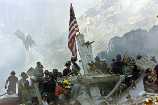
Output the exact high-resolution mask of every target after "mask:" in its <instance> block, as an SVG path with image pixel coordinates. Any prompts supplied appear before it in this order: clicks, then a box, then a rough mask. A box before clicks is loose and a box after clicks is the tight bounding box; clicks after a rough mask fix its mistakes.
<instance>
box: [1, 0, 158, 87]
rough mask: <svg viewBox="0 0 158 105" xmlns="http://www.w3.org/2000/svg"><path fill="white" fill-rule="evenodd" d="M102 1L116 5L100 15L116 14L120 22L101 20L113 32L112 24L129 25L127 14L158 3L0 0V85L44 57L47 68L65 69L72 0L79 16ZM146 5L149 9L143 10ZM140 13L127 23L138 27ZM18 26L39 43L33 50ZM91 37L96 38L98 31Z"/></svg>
mask: <svg viewBox="0 0 158 105" xmlns="http://www.w3.org/2000/svg"><path fill="white" fill-rule="evenodd" d="M101 1H105V4H106V3H107V4H108V5H113V6H112V7H114V8H108V9H107V11H106V12H105V13H102V12H101V14H100V15H102V14H103V15H106V14H107V15H108V16H105V17H106V18H108V17H110V16H113V17H112V18H114V19H116V20H115V21H113V23H114V22H115V23H118V24H119V25H115V24H110V23H108V22H107V23H105V24H103V23H102V25H103V26H109V31H108V30H106V31H107V32H108V34H110V33H112V31H110V30H112V29H110V28H111V26H115V27H114V28H116V27H120V25H121V29H119V28H118V30H126V28H128V27H126V26H125V25H127V23H126V21H124V20H125V19H126V17H127V16H133V15H135V14H140V15H141V14H142V13H143V15H142V16H147V15H149V14H148V13H152V12H153V10H154V7H156V6H157V5H156V3H157V4H158V2H157V1H156V0H151V1H153V2H155V3H152V4H151V3H150V2H149V0H139V1H138V0H0V45H1V46H0V50H1V54H0V58H1V60H0V72H1V73H0V89H1V87H3V86H2V85H1V84H4V81H5V79H6V78H7V76H8V75H9V73H10V71H11V70H15V71H16V72H17V75H18V76H19V73H20V72H22V71H27V69H28V68H29V67H30V66H33V67H34V66H35V62H36V61H41V62H42V63H43V64H44V67H45V68H46V69H50V68H59V69H60V70H62V68H63V65H64V63H65V62H66V61H67V60H69V58H70V51H69V50H68V48H67V36H68V22H69V7H70V3H73V6H74V10H75V13H76V17H77V19H79V18H80V16H82V15H84V13H85V12H86V11H87V10H88V9H89V8H92V7H95V8H98V7H99V6H97V4H98V3H100V2H101ZM115 2H116V3H115ZM117 3H119V4H117ZM101 4H102V3H101ZM117 5H119V6H121V11H119V9H117V8H115V7H117ZM148 6H150V8H148ZM151 7H153V8H151ZM157 7H158V6H157ZM145 8H146V9H148V12H145V11H143V10H144V9H145ZM103 11H104V9H103ZM109 11H112V12H109ZM115 11H116V12H117V13H118V15H117V16H116V17H115V15H113V14H115ZM119 13H121V14H119ZM154 13H156V12H155V11H154ZM125 14H126V15H125ZM137 16H138V17H133V18H130V19H129V20H130V21H128V23H129V22H132V23H131V26H130V27H132V26H133V27H136V25H132V24H133V22H135V21H134V20H137V19H138V20H139V19H142V18H139V15H137ZM106 18H104V17H103V18H101V19H100V20H104V19H106ZM117 20H118V22H117ZM131 20H132V21H131ZM144 21H146V20H144ZM84 22H85V21H84ZM97 22H98V20H97ZM110 22H111V20H110ZM151 22H155V21H151ZM94 23H95V22H94ZM122 23H123V24H122ZM79 25H80V26H82V25H81V24H79ZM138 25H139V24H138ZM138 25H137V26H138ZM122 26H123V28H122ZM130 27H129V29H131V28H130ZM94 28H98V27H94ZM112 28H113V27H112ZM99 29H100V26H99ZM104 29H105V28H102V30H104ZM16 30H21V31H22V32H23V33H25V34H26V35H27V34H30V35H31V36H32V38H33V40H35V42H36V45H35V46H34V47H33V48H32V49H31V50H30V51H26V50H25V48H24V45H23V43H22V42H21V40H20V39H18V38H17V37H16V36H15V35H14V32H15V31H16ZM93 30H94V29H93ZM97 31H98V30H97ZM101 32H105V31H101ZM119 35H120V34H119ZM103 37H104V38H105V37H108V36H101V37H98V36H97V38H98V40H100V39H103ZM92 38H93V39H97V38H96V35H94V36H93V37H92ZM105 39H106V38H105Z"/></svg>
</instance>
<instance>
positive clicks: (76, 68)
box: [71, 57, 81, 76]
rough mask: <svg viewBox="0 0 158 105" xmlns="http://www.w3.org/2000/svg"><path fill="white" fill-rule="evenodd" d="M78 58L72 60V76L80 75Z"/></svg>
mask: <svg viewBox="0 0 158 105" xmlns="http://www.w3.org/2000/svg"><path fill="white" fill-rule="evenodd" d="M76 61H77V58H76V57H72V58H71V62H72V74H74V75H76V76H77V75H78V74H79V73H80V69H81V68H80V67H79V65H78V64H77V63H76Z"/></svg>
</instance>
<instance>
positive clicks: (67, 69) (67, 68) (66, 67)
mask: <svg viewBox="0 0 158 105" xmlns="http://www.w3.org/2000/svg"><path fill="white" fill-rule="evenodd" d="M70 66H71V61H68V62H66V64H65V68H64V70H63V76H69V75H70V74H71V69H70Z"/></svg>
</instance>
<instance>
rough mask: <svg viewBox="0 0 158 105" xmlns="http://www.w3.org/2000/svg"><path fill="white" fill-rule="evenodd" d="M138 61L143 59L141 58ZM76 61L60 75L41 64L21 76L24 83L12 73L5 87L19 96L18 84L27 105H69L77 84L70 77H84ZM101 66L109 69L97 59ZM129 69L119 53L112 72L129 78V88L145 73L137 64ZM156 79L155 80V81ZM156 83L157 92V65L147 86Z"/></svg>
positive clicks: (149, 73) (147, 76) (146, 78)
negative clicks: (74, 86) (81, 75)
mask: <svg viewBox="0 0 158 105" xmlns="http://www.w3.org/2000/svg"><path fill="white" fill-rule="evenodd" d="M137 59H140V57H138V58H137ZM76 61H77V59H76V58H75V57H72V58H71V60H70V61H67V62H66V63H65V65H64V66H65V67H64V69H63V72H59V71H58V70H57V69H53V71H52V72H50V71H48V70H44V67H43V65H42V64H41V63H40V62H37V64H36V67H35V68H30V69H29V70H32V71H31V73H29V72H30V71H29V72H27V73H26V72H22V73H21V79H20V80H18V78H17V77H16V76H15V72H14V71H12V72H11V75H10V76H9V77H8V79H7V81H6V84H5V88H6V89H7V93H8V94H15V93H16V84H18V95H19V98H20V102H21V103H23V104H25V105H40V104H41V103H42V105H64V104H65V103H69V100H70V99H71V98H72V97H73V96H72V94H73V93H72V87H73V84H72V83H71V81H69V79H68V77H69V76H70V75H73V76H78V75H80V67H79V65H78V64H77V63H76ZM97 65H99V67H102V68H107V64H106V63H105V64H104V63H102V62H101V63H100V62H99V60H98V59H96V63H95V69H96V67H97ZM102 65H103V66H102ZM104 65H105V66H104ZM90 66H91V65H90ZM128 66H129V65H128V64H127V62H126V60H125V59H124V58H123V59H122V57H121V55H120V54H119V55H117V56H116V58H115V59H113V60H112V63H111V73H114V74H119V75H125V76H126V77H125V80H124V81H123V83H124V84H126V86H128V87H129V86H131V84H132V83H133V82H134V81H136V80H137V79H138V77H139V76H140V74H141V73H140V70H139V69H138V67H137V65H136V64H133V65H132V68H130V73H129V72H128V68H127V67H128ZM92 67H94V66H92ZM104 70H105V69H104ZM105 71H106V70H105ZM126 72H128V73H126ZM153 77H155V78H154V79H153ZM153 83H154V84H156V85H155V86H156V89H157V87H158V65H156V66H155V68H154V70H151V69H150V68H148V69H147V70H146V71H145V76H144V84H145V86H148V87H150V86H151V84H153ZM145 88H146V87H145ZM40 97H41V99H40ZM40 100H41V103H40Z"/></svg>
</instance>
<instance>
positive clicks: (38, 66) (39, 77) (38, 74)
mask: <svg viewBox="0 0 158 105" xmlns="http://www.w3.org/2000/svg"><path fill="white" fill-rule="evenodd" d="M43 68H44V67H43V65H42V64H41V62H37V63H36V67H35V71H34V76H35V77H36V79H37V80H38V81H40V80H42V78H43V76H44V73H43Z"/></svg>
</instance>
